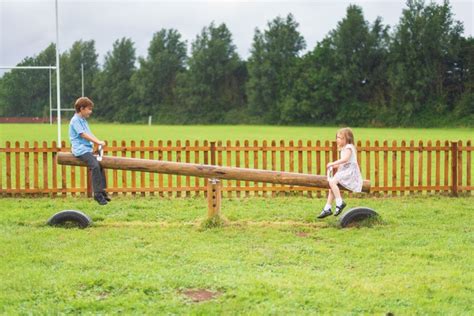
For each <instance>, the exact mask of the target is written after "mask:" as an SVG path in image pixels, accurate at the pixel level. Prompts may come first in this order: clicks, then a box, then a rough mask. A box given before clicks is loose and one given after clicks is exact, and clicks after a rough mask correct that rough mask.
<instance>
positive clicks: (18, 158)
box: [15, 141, 21, 189]
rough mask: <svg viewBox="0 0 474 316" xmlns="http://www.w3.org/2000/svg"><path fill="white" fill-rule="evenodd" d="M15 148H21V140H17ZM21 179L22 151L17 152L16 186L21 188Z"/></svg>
mask: <svg viewBox="0 0 474 316" xmlns="http://www.w3.org/2000/svg"><path fill="white" fill-rule="evenodd" d="M15 148H20V142H18V141H17V142H15ZM20 179H21V171H20V152H19V151H16V152H15V188H16V189H20V188H21V185H20Z"/></svg>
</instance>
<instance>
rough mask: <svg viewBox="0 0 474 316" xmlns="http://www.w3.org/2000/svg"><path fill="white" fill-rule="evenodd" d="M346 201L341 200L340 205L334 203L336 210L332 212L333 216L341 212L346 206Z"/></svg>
mask: <svg viewBox="0 0 474 316" xmlns="http://www.w3.org/2000/svg"><path fill="white" fill-rule="evenodd" d="M346 205H347V204H346V202H344V201H342V204H341V205H340V206H337V205H336V211H335V212H334V216H337V215H339V214H341V213H342V210H343V209H344V208H345V207H346Z"/></svg>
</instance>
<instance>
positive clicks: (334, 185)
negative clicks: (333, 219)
mask: <svg viewBox="0 0 474 316" xmlns="http://www.w3.org/2000/svg"><path fill="white" fill-rule="evenodd" d="M337 184H338V181H337V180H336V179H331V180H329V186H330V187H331V191H332V192H333V194H334V197H335V198H336V211H335V212H334V216H338V215H339V214H341V213H342V210H343V209H344V208H345V207H346V203H344V201H343V200H342V198H341V191H339V187H338V186H337Z"/></svg>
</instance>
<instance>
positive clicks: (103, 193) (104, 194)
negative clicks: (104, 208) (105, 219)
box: [102, 191, 112, 202]
mask: <svg viewBox="0 0 474 316" xmlns="http://www.w3.org/2000/svg"><path fill="white" fill-rule="evenodd" d="M102 195H103V196H104V199H105V200H106V201H107V202H110V201H112V199H111V198H110V196H109V195H108V194H107V192H105V191H102Z"/></svg>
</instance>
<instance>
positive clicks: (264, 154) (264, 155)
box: [262, 140, 268, 197]
mask: <svg viewBox="0 0 474 316" xmlns="http://www.w3.org/2000/svg"><path fill="white" fill-rule="evenodd" d="M267 147H268V144H267V141H266V140H264V141H263V142H262V169H263V170H267V169H268V167H267V166H268V160H267V154H268V152H267ZM266 187H267V184H266V183H265V182H264V183H262V195H263V196H264V197H266V196H267V190H266Z"/></svg>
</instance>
